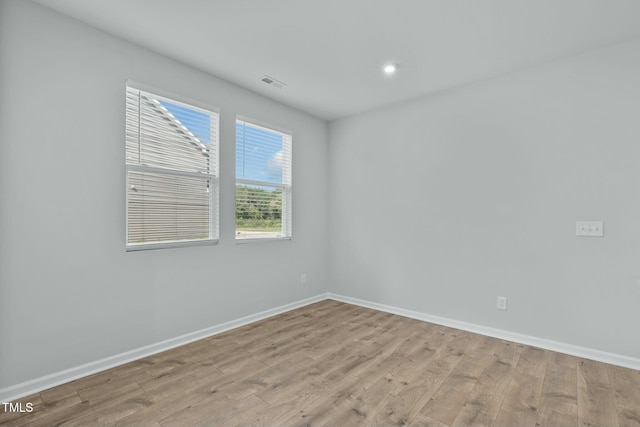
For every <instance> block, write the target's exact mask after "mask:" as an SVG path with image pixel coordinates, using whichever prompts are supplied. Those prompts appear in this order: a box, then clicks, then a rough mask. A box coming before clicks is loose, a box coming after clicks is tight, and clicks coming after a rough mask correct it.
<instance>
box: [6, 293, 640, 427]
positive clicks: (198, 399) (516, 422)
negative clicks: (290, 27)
mask: <svg viewBox="0 0 640 427" xmlns="http://www.w3.org/2000/svg"><path fill="white" fill-rule="evenodd" d="M20 401H21V402H24V403H26V402H31V403H33V405H34V411H33V412H32V413H27V414H17V413H4V412H3V410H2V408H0V425H11V426H27V425H29V426H61V425H64V426H75V425H115V426H130V425H148V426H156V427H160V426H191V425H221V426H236V425H238V426H510V427H514V426H523V427H526V426H532V427H533V426H574V427H578V426H607V427H616V426H620V427H623V426H640V372H639V371H634V370H630V369H625V368H620V367H616V366H611V365H606V364H603V363H599V362H594V361H591V360H586V359H580V358H577V357H573V356H567V355H564V354H560V353H554V352H551V351H546V350H542V349H539V348H534V347H529V346H525V345H520V344H515V343H512V342H508V341H502V340H498V339H494V338H488V337H484V336H481V335H476V334H473V333H469V332H464V331H460V330H456V329H451V328H447V327H443V326H438V325H434V324H430V323H425V322H421V321H417V320H412V319H408V318H405V317H401V316H396V315H392V314H388V313H383V312H379V311H375V310H370V309H367V308H362V307H357V306H353V305H349V304H344V303H340V302H336V301H331V300H327V301H322V302H319V303H316V304H312V305H309V306H306V307H303V308H300V309H297V310H293V311H290V312H287V313H284V314H281V315H278V316H275V317H272V318H269V319H267V320H263V321H260V322H256V323H253V324H250V325H247V326H244V327H241V328H238V329H235V330H232V331H229V332H226V333H223V334H220V335H216V336H214V337H210V338H207V339H204V340H200V341H197V342H195V343H192V344H189V345H186V346H183V347H179V348H176V349H173V350H170V351H166V352H164V353H160V354H157V355H154V356H151V357H147V358H145V359H141V360H138V361H135V362H132V363H128V364H126V365H122V366H119V367H117V368H113V369H110V370H108V371H104V372H101V373H98V374H95V375H91V376H89V377H86V378H82V379H79V380H76V381H73V382H70V383H67V384H64V385H61V386H58V387H55V388H52V389H49V390H46V391H43V392H41V393H38V394H35V395H32V396H27V397H25V398H23V399H20Z"/></svg>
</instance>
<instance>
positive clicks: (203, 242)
mask: <svg viewBox="0 0 640 427" xmlns="http://www.w3.org/2000/svg"><path fill="white" fill-rule="evenodd" d="M218 241H219V239H198V240H166V241H162V242H150V243H127V244H126V246H125V250H126V251H127V252H136V251H148V250H153V249H171V248H186V247H189V246H214V245H217V244H218Z"/></svg>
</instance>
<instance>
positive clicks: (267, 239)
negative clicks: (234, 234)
mask: <svg viewBox="0 0 640 427" xmlns="http://www.w3.org/2000/svg"><path fill="white" fill-rule="evenodd" d="M282 240H291V237H262V238H260V237H258V238H255V239H238V238H236V243H237V244H239V245H241V244H243V243H256V242H279V241H282Z"/></svg>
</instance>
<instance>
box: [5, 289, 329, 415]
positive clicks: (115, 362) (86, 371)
mask: <svg viewBox="0 0 640 427" xmlns="http://www.w3.org/2000/svg"><path fill="white" fill-rule="evenodd" d="M328 295H329V294H328V293H323V294H320V295H316V296H315V297H311V298H306V299H303V300H300V301H296V302H292V303H290V304H285V305H282V306H280V307H276V308H272V309H270V310H265V311H262V312H260V313H257V314H252V315H249V316H245V317H242V318H240V319H236V320H231V321H229V322H225V323H221V324H219V325H215V326H211V327H209V328H205V329H201V330H199V331H195V332H191V333H189V334H185V335H182V336H179V337H175V338H171V339H168V340H165V341H161V342H158V343H155V344H151V345H147V346H144V347H140V348H137V349H134V350H131V351H127V352H124V353H120V354H116V355H115V356H111V357H107V358H104V359H101V360H96V361H94V362H89V363H86V364H84V365H80V366H76V367H74V368H70V369H66V370H64V371H60V372H56V373H53V374H49V375H45V376H43V377H40V378H35V379H33V380H30V381H25V382H23V383H20V384H16V385H13V386H9V387H6V388H3V389H0V402H11V401H13V400H16V399H19V398H21V397H24V396H28V395H30V394H33V393H38V392H40V391H43V390H47V389H49V388H51V387H55V386H57V385H60V384H64V383H68V382H69V381H73V380H75V379H78V378H82V377H86V376H87V375H91V374H95V373H97V372H100V371H104V370H106V369H110V368H113V367H116V366H119V365H122V364H124V363H129V362H133V361H134V360H138V359H142V358H144V357H147V356H151V355H153V354H156V353H161V352H163V351H167V350H170V349H172V348H175V347H179V346H181V345H185V344H189V343H191V342H194V341H197V340H200V339H203V338H207V337H210V336H213V335H217V334H220V333H222V332H225V331H228V330H230V329H234V328H238V327H240V326H244V325H248V324H249V323H253V322H257V321H258V320H263V319H266V318H268V317H272V316H275V315H277V314H281V313H285V312H287V311H291V310H295V309H296V308H300V307H304V306H305V305H309V304H313V303H315V302H318V301H323V300H325V299H328Z"/></svg>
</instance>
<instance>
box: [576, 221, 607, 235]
mask: <svg viewBox="0 0 640 427" xmlns="http://www.w3.org/2000/svg"><path fill="white" fill-rule="evenodd" d="M576 236H583V237H604V222H603V221H576Z"/></svg>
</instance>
